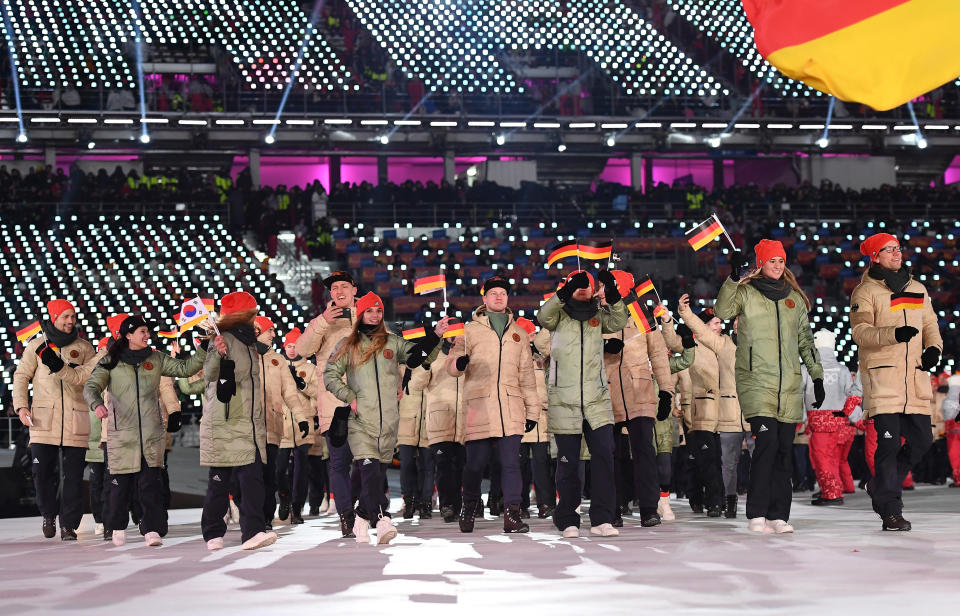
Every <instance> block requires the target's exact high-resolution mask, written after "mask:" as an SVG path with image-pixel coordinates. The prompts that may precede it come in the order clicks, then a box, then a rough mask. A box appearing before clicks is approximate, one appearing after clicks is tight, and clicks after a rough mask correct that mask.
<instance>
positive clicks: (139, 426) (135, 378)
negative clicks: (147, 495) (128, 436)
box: [133, 364, 144, 458]
mask: <svg viewBox="0 0 960 616" xmlns="http://www.w3.org/2000/svg"><path fill="white" fill-rule="evenodd" d="M133 382H134V383H136V386H137V431H138V432H140V457H141V458H143V457H144V456H143V423H142V421H141V419H140V364H137V365H136V366H134V367H133Z"/></svg>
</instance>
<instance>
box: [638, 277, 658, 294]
mask: <svg viewBox="0 0 960 616" xmlns="http://www.w3.org/2000/svg"><path fill="white" fill-rule="evenodd" d="M653 290H654V289H653V281H652V280H650V276H647V277H646V278H645V279H644V280H642V281H641V282H640V284H638V285H637V287H636V288H635V289H634V291H635V292H636V294H637V297H643V295H644V294H645V293H649V292H650V291H653Z"/></svg>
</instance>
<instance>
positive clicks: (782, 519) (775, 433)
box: [714, 239, 929, 533]
mask: <svg viewBox="0 0 960 616" xmlns="http://www.w3.org/2000/svg"><path fill="white" fill-rule="evenodd" d="M754 254H755V255H756V269H755V270H753V271H752V272H750V273H749V274H748V275H747V276H744V277H743V278H740V276H739V273H740V269H741V268H742V266H743V264H744V262H745V258H744V257H743V255H742V254H741V253H740V252H739V251H734V252H733V253H732V255H731V257H732V258H731V263H732V265H733V269H732V271H731V273H730V278H728V279H727V280H726V281H725V282H724V283H723V286H721V287H720V293H719V295H718V297H717V303H716V305H715V306H714V313H715V315H716V316H717V318H720V319H724V320H726V319H730V320H732V319H735V318H739V324H738V328H737V352H736V358H737V361H736V383H737V396H738V398H739V399H740V408H741V410H742V411H743V416H744V417H745V418H746V419H747V421H748V422H749V423H750V430H751V432H752V434H753V436H754V438H755V439H756V447H755V449H754V453H753V463H752V465H751V468H750V489H749V492H748V493H747V518H749V520H750V521H749V525H748V528H749V529H750V530H751V531H755V532H760V533H792V532H793V527H792V526H791V525H790V524H789V523H788V520H789V519H790V505H791V500H792V488H791V484H790V476H791V471H792V467H793V464H792V456H793V447H792V445H793V437H794V434H795V432H796V425H797V423H799V422H800V421H801V420H802V419H803V383H802V379H801V375H800V360H801V359H802V360H803V364H804V365H805V366H806V368H807V371H808V372H809V374H810V377H811V378H812V379H813V380H814V383H815V388H816V391H817V395H816V402H814V405H813V406H814V408H820V405H821V404H822V403H823V396H824V393H823V391H824V390H823V367H822V366H821V365H820V360H819V358H818V357H817V351H816V349H815V348H814V342H813V333H812V332H811V331H810V319H809V317H808V316H807V311H808V310H809V309H810V300H809V299H807V296H806V294H805V293H804V292H803V290H802V289H800V286H799V285H798V284H797V280H796V278H795V277H794V276H793V273H792V272H791V271H790V270H789V269H787V267H786V260H787V255H786V251H784V249H783V244H781V243H780V242H778V241H771V240H766V239H765V240H760V243H759V244H757V245H756V247H755V248H754ZM928 432H929V430H928Z"/></svg>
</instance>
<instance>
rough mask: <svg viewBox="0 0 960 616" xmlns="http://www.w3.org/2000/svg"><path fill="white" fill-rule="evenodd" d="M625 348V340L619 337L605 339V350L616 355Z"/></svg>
mask: <svg viewBox="0 0 960 616" xmlns="http://www.w3.org/2000/svg"><path fill="white" fill-rule="evenodd" d="M622 350H623V341H622V340H620V339H619V338H607V339H606V340H604V341H603V352H604V353H609V354H610V355H616V354H617V353H619V352H620V351H622Z"/></svg>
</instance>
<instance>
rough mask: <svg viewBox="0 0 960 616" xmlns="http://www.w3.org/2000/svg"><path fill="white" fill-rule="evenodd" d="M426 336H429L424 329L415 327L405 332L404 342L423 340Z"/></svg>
mask: <svg viewBox="0 0 960 616" xmlns="http://www.w3.org/2000/svg"><path fill="white" fill-rule="evenodd" d="M426 335H427V332H426V330H425V329H423V328H422V327H413V328H411V329H405V330H403V339H404V340H414V339H415V338H423V337H425V336H426Z"/></svg>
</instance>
